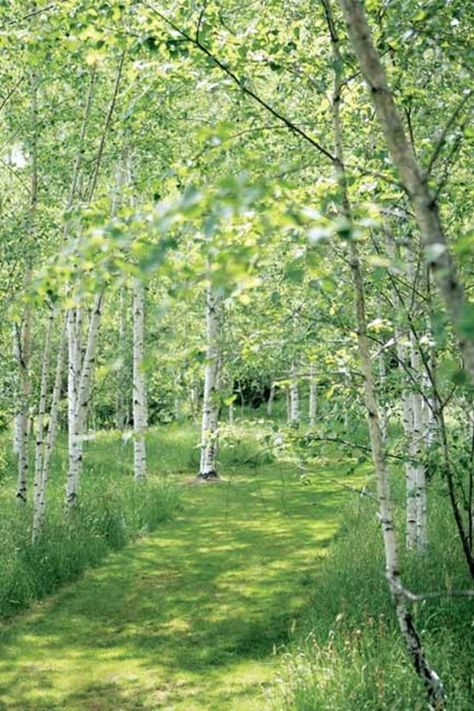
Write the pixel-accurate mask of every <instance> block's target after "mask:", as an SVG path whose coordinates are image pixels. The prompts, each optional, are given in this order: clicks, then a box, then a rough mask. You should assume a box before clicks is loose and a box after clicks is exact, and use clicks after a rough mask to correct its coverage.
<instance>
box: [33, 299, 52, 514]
mask: <svg viewBox="0 0 474 711" xmlns="http://www.w3.org/2000/svg"><path fill="white" fill-rule="evenodd" d="M53 324H54V313H53V311H51V312H50V314H49V316H48V324H47V327H46V336H45V342H44V349H43V358H42V363H41V380H40V393H39V402H38V414H37V418H36V438H35V475H34V484H33V502H34V503H33V505H34V507H37V506H38V500H39V496H40V491H41V479H42V475H43V457H44V424H45V416H46V400H47V396H48V378H49V361H50V352H51V336H52V332H53Z"/></svg>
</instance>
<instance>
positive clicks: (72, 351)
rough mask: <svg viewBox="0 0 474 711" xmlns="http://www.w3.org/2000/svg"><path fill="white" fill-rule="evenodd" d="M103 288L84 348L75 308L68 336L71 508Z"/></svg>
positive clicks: (68, 500)
mask: <svg viewBox="0 0 474 711" xmlns="http://www.w3.org/2000/svg"><path fill="white" fill-rule="evenodd" d="M103 298H104V291H103V290H102V291H101V293H100V294H99V295H98V296H97V297H96V299H95V303H94V306H93V309H92V312H91V315H90V320H89V330H88V335H87V343H86V347H85V351H84V353H83V354H82V350H81V338H80V335H81V320H82V316H81V311H80V309H77V310H76V319H75V321H74V323H73V321H72V319H71V320H70V319H68V339H69V378H68V386H69V387H70V389H69V387H68V398H69V397H70V396H71V400H70V402H69V427H70V431H69V470H68V477H67V483H66V507H67V508H68V509H71V508H73V507H74V505H75V504H76V502H77V497H78V495H79V485H80V480H81V474H82V461H83V443H84V437H85V435H86V428H87V414H88V410H89V402H90V393H91V383H92V374H93V371H94V364H95V349H96V344H97V336H98V333H99V326H100V319H101V314H102V304H103Z"/></svg>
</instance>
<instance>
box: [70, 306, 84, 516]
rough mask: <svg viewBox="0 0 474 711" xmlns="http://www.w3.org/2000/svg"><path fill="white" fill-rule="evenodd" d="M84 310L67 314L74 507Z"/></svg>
mask: <svg viewBox="0 0 474 711" xmlns="http://www.w3.org/2000/svg"><path fill="white" fill-rule="evenodd" d="M81 331H82V311H81V309H80V308H74V309H69V311H68V314H67V340H68V379H67V398H68V453H69V466H68V476H67V483H66V506H67V508H72V507H73V506H74V504H75V503H76V499H77V487H78V483H79V473H80V467H81V458H82V446H81V443H80V435H81V430H80V424H79V381H80V375H81V370H82V349H81V340H82V339H81Z"/></svg>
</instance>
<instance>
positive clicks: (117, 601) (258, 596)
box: [0, 464, 344, 711]
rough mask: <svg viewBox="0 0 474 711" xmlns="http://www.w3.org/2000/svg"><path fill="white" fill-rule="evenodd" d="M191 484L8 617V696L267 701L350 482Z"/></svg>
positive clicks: (278, 478) (120, 704) (46, 703)
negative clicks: (157, 517) (125, 540)
mask: <svg viewBox="0 0 474 711" xmlns="http://www.w3.org/2000/svg"><path fill="white" fill-rule="evenodd" d="M186 476H187V477H188V478H189V471H188V473H187V475H186ZM172 478H176V479H178V475H174V476H173V477H172ZM182 479H183V477H181V480H182ZM184 489H185V490H184V508H183V511H182V512H181V514H180V515H179V516H178V517H177V518H176V519H175V520H174V521H173V522H170V523H165V524H163V525H162V526H161V527H160V529H159V531H158V532H156V533H155V534H153V535H151V536H149V537H147V538H143V539H142V540H140V541H138V542H137V543H135V544H134V545H132V546H130V547H128V548H127V549H125V550H123V551H121V552H119V553H116V554H113V555H111V556H109V558H108V559H107V561H106V562H105V564H104V565H103V566H102V567H101V568H98V569H96V570H92V571H89V572H88V573H87V574H86V575H85V576H84V577H83V578H82V579H81V580H80V581H79V582H78V583H76V584H74V585H71V586H69V587H67V588H65V589H63V590H62V591H61V592H60V593H59V594H57V595H56V596H55V597H54V598H52V599H50V600H49V601H48V602H46V603H43V604H42V605H39V606H37V607H36V608H35V609H34V610H33V611H31V612H30V613H27V614H24V615H23V616H21V617H20V618H19V619H17V620H16V621H15V622H13V623H11V624H9V625H4V626H3V628H2V634H1V637H2V639H1V643H2V659H1V662H0V677H1V682H0V699H1V700H2V703H3V705H2V703H0V708H5V709H17V710H20V709H21V710H22V711H27V710H29V709H31V710H33V709H34V710H35V711H36V710H41V709H45V710H46V709H48V711H49V710H50V709H68V710H69V709H71V711H74V710H75V709H77V710H79V709H81V710H82V709H97V710H104V711H105V710H108V709H114V710H119V709H124V710H127V709H141V708H143V709H156V708H169V709H179V710H181V709H182V710H184V709H187V710H191V709H240V708H242V709H244V708H245V709H247V710H248V709H253V708H254V709H263V708H265V701H264V694H263V688H264V686H265V684H268V682H269V681H270V680H271V678H272V676H273V675H274V673H275V668H276V663H277V660H276V657H275V654H274V652H275V650H278V649H280V648H281V646H282V645H283V644H284V643H285V642H286V641H287V640H288V639H289V635H290V629H293V630H294V629H295V628H297V626H298V615H299V612H300V611H301V609H302V607H303V606H304V605H305V603H306V602H307V599H308V595H309V592H310V583H311V580H312V577H311V576H312V571H313V570H314V567H315V564H316V561H317V558H318V556H320V555H322V554H323V551H324V548H325V547H326V546H327V545H328V542H329V540H330V538H331V536H332V535H333V532H334V530H335V527H336V525H337V521H338V515H339V512H340V504H341V500H342V497H343V496H344V494H343V493H342V491H338V490H337V489H336V487H335V486H334V484H333V483H331V482H329V481H326V480H325V479H324V475H321V477H320V478H318V479H317V480H316V482H315V483H314V484H313V485H311V486H309V487H305V486H303V485H301V483H300V482H299V480H298V479H297V478H296V477H295V476H294V475H293V474H292V473H291V471H290V470H288V468H287V467H285V466H283V465H276V464H274V465H266V466H264V467H262V468H260V469H258V470H252V471H251V473H250V474H249V473H248V470H247V472H246V474H245V475H242V474H241V473H239V470H238V469H235V471H234V472H233V473H231V474H230V475H229V477H228V481H227V483H223V484H220V485H218V486H213V487H204V486H203V487H197V486H196V487H193V486H191V487H184Z"/></svg>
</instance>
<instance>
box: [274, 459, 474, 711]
mask: <svg viewBox="0 0 474 711" xmlns="http://www.w3.org/2000/svg"><path fill="white" fill-rule="evenodd" d="M394 474H396V472H394ZM394 484H395V490H396V492H395V493H396V499H397V501H398V504H399V507H398V512H399V516H400V517H401V515H402V512H403V507H402V506H401V504H402V498H403V486H402V484H403V482H402V481H401V480H400V478H398V480H397V479H395V481H394ZM443 492H444V487H443V486H442V484H441V483H440V482H436V481H435V482H433V483H432V484H431V487H430V526H431V530H430V541H431V543H430V548H429V551H428V552H427V554H426V555H425V556H424V557H422V558H421V559H419V558H416V557H414V556H413V555H408V554H406V553H405V554H404V555H403V571H404V578H405V584H406V585H407V586H408V587H409V588H410V589H411V590H414V591H415V592H430V591H434V590H436V591H437V590H440V589H443V588H445V587H446V585H448V586H451V587H452V588H453V589H454V590H463V589H469V588H471V587H472V585H471V582H470V579H469V576H468V574H467V573H466V570H465V567H466V566H465V563H464V561H463V559H462V556H461V552H460V546H459V543H458V540H457V536H456V533H455V531H454V529H453V524H452V521H451V515H450V512H449V507H448V503H447V500H446V497H445V495H444V493H443ZM399 523H400V528H401V529H402V528H403V527H402V525H401V523H402V522H401V521H399ZM413 614H414V618H415V621H416V624H417V628H418V630H419V631H420V632H421V635H422V641H423V644H424V646H425V650H426V652H427V656H428V659H429V661H430V662H431V664H432V665H433V666H434V668H435V669H436V671H437V672H438V674H439V675H440V676H441V678H442V680H443V682H444V684H445V687H446V695H447V708H448V709H452V711H469V710H470V709H472V708H474V673H473V667H472V659H473V656H474V635H473V627H474V619H473V606H472V599H468V598H464V599H462V598H450V597H441V598H438V599H434V600H430V601H425V602H423V603H417V604H416V605H415V606H414V607H413ZM272 698H273V703H272V708H273V709H275V710H278V711H282V710H289V709H291V710H292V711H313V710H315V709H317V710H318V711H333V710H334V709H337V711H352V710H353V709H355V708H361V709H364V711H381V710H384V709H386V710H389V711H407V710H408V709H410V711H417V710H419V711H421V710H422V709H425V708H426V707H427V703H426V696H425V693H424V690H423V689H422V687H421V685H420V683H419V681H418V678H417V677H416V675H415V673H414V672H413V670H412V668H411V666H410V663H409V662H408V660H407V658H406V655H405V652H404V649H403V647H402V645H401V642H400V635H399V632H398V628H397V625H396V622H395V619H394V613H393V608H392V604H391V601H390V599H389V596H388V592H387V585H386V582H385V580H384V578H383V551H382V547H381V536H380V529H379V525H378V521H377V519H376V517H375V507H374V505H373V503H372V502H370V501H369V500H368V499H361V500H360V501H358V502H352V503H351V505H350V506H349V507H348V509H347V511H346V515H345V517H344V525H343V526H342V528H341V529H340V531H339V533H338V536H337V539H336V541H335V543H334V544H333V546H332V547H331V550H330V552H329V555H328V556H327V558H326V559H325V560H324V561H321V565H320V566H319V567H318V573H317V578H316V580H315V586H314V589H313V599H312V602H311V605H310V607H309V610H308V612H307V614H306V622H305V623H303V624H302V628H301V629H300V639H299V640H298V641H293V643H292V644H291V645H290V647H289V649H288V650H287V651H286V653H285V655H284V664H283V667H282V670H281V671H280V673H279V676H278V679H277V681H276V682H275V684H274V686H273V689H272Z"/></svg>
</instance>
